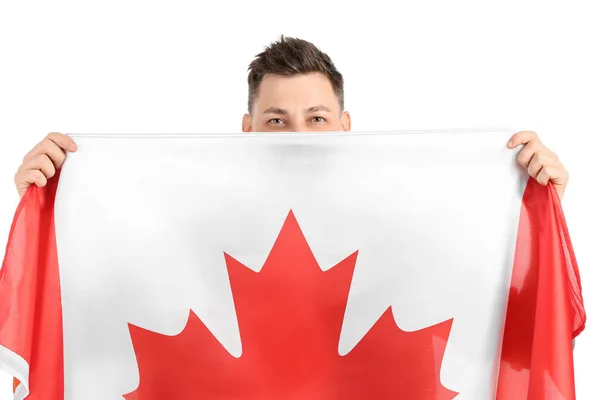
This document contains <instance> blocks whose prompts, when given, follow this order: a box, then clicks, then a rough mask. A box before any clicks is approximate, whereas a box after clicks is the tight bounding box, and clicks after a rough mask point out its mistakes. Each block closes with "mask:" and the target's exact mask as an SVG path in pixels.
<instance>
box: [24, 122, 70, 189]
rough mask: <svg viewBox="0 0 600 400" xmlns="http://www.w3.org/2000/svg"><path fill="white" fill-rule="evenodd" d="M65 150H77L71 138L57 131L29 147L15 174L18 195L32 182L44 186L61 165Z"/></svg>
mask: <svg viewBox="0 0 600 400" xmlns="http://www.w3.org/2000/svg"><path fill="white" fill-rule="evenodd" d="M67 151H69V152H74V151H77V145H76V144H75V142H74V141H73V139H71V138H70V137H68V136H66V135H64V134H62V133H58V132H52V133H49V134H48V136H46V138H45V139H44V140H42V141H41V142H40V143H38V144H37V145H36V146H35V147H34V148H33V149H31V151H30V152H29V153H27V154H26V155H25V157H24V158H23V164H21V166H20V167H19V169H18V170H17V173H16V174H15V185H16V186H17V191H18V192H19V197H21V198H22V197H23V195H24V194H25V192H26V191H27V188H28V187H29V186H30V185H32V184H35V185H36V186H38V187H43V186H45V185H46V183H48V179H50V178H52V177H53V176H54V175H55V174H56V171H57V170H58V169H60V167H61V166H62V165H63V163H64V161H65V158H66V152H67Z"/></svg>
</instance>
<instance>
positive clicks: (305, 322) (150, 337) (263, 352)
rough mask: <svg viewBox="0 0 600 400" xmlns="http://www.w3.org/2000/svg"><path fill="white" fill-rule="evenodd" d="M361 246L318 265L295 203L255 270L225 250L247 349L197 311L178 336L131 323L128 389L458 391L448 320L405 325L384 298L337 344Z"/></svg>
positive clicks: (246, 395)
mask: <svg viewBox="0 0 600 400" xmlns="http://www.w3.org/2000/svg"><path fill="white" fill-rule="evenodd" d="M357 254H358V252H356V253H354V254H352V255H350V256H348V257H347V258H346V259H344V260H343V261H341V262H340V263H338V264H337V265H336V266H334V267H333V268H331V269H329V270H327V271H322V270H321V268H319V265H318V263H317V261H316V259H315V257H314V256H313V254H312V252H311V250H310V247H309V245H308V243H307V242H306V239H305V238H304V235H303V234H302V231H301V229H300V226H299V225H298V223H297V221H296V219H295V217H294V215H293V213H292V212H290V214H289V215H288V218H287V219H286V221H285V223H284V225H283V227H282V229H281V232H280V234H279V236H278V237H277V240H276V242H275V244H274V246H273V248H272V250H271V252H270V254H269V256H268V258H267V260H266V262H265V264H264V266H263V268H262V269H261V270H260V272H259V273H256V272H254V271H252V270H250V269H249V268H247V267H245V266H244V265H243V264H241V263H240V262H238V261H236V260H235V259H233V258H232V257H231V256H229V255H227V254H225V260H226V264H227V268H228V271H229V278H230V282H231V289H232V292H233V298H234V302H235V310H236V314H237V318H238V324H239V329H240V335H241V340H242V355H241V357H239V358H236V357H234V356H232V355H231V354H230V353H229V352H227V350H226V349H225V348H224V347H223V346H222V345H221V344H220V343H219V342H218V341H217V339H216V338H215V337H214V336H213V335H212V334H211V333H210V331H209V330H208V329H207V328H206V326H205V325H204V324H203V323H202V321H201V320H200V319H199V318H198V317H197V316H196V315H195V314H194V313H193V312H190V316H189V320H188V322H187V325H186V327H185V329H184V330H183V331H182V332H181V333H180V334H178V335H175V336H165V335H161V334H157V333H155V332H151V331H148V330H145V329H142V328H139V327H136V326H133V325H130V333H131V338H132V341H133V344H134V349H135V354H136V358H137V362H138V368H139V371H140V384H139V386H138V388H137V389H136V390H135V391H134V392H132V393H130V394H127V395H125V398H126V399H128V400H141V399H143V400H150V399H151V400H154V399H161V400H163V399H177V400H179V399H200V398H201V399H303V400H321V399H425V400H427V399H435V400H442V399H452V398H454V397H455V396H456V395H457V393H455V392H452V391H450V390H448V389H446V388H444V387H443V386H442V385H441V383H440V378H439V371H440V366H441V362H442V357H443V353H444V351H445V347H446V342H447V339H448V335H449V333H450V328H451V325H452V320H448V321H445V322H442V323H440V324H437V325H434V326H431V327H429V328H426V329H423V330H420V331H416V332H404V331H402V330H400V328H398V326H397V324H396V322H395V321H394V317H393V315H392V311H391V308H388V309H387V310H386V311H385V312H384V313H383V315H382V316H381V317H380V318H379V320H378V321H377V322H376V323H375V324H374V325H373V327H372V328H371V329H370V330H369V331H368V332H367V334H366V335H365V336H364V337H363V338H362V339H361V340H360V342H359V343H358V344H357V345H356V346H355V347H354V349H352V351H350V352H349V353H348V354H346V355H344V356H341V355H340V354H339V352H338V344H339V339H340V333H341V328H342V322H343V318H344V313H345V310H346V302H347V299H348V293H349V290H350V283H351V280H352V275H353V272H354V265H355V262H356V258H357Z"/></svg>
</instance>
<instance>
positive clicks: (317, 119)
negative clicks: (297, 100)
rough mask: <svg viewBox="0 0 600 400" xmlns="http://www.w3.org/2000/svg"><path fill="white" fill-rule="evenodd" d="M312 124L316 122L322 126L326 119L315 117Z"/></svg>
mask: <svg viewBox="0 0 600 400" xmlns="http://www.w3.org/2000/svg"><path fill="white" fill-rule="evenodd" d="M312 122H314V123H316V124H322V123H323V122H325V118H323V117H313V118H312Z"/></svg>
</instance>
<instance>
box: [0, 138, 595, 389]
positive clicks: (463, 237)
mask: <svg viewBox="0 0 600 400" xmlns="http://www.w3.org/2000/svg"><path fill="white" fill-rule="evenodd" d="M512 133H513V132H510V131H506V130H480V131H426V132H425V131H418V132H356V133H350V132H345V133H277V134H268V133H255V134H231V135H225V134H221V135H218V134H214V135H208V134H204V135H108V134H107V135H82V134H77V135H71V136H72V137H73V138H74V139H75V140H76V142H77V144H78V147H79V150H78V151H77V152H76V153H73V154H69V156H68V158H67V161H66V163H65V164H64V166H63V168H62V170H61V171H60V176H57V177H55V178H53V179H51V180H50V181H49V184H48V185H47V186H46V187H44V188H37V187H32V188H30V189H29V191H28V192H27V193H26V195H25V196H24V197H23V199H22V201H21V203H20V204H19V206H18V209H17V210H16V213H15V217H14V222H13V225H12V229H11V231H10V236H9V240H8V245H7V248H6V256H5V258H4V261H3V266H2V270H1V271H0V366H1V367H2V368H3V369H5V370H6V371H8V372H9V373H10V374H12V375H13V376H14V377H15V378H16V379H15V395H14V398H15V399H24V398H27V399H50V400H63V399H69V400H82V399H85V400H90V399H91V400H95V399H99V400H100V399H101V400H107V399H127V400H147V399H148V400H159V399H160V400H164V399H314V400H324V399H426V400H428V399H436V400H437V399H462V400H481V399H503V400H504V399H505V400H519V399H535V400H538V399H540V400H546V399H548V400H550V399H551V400H562V399H567V400H570V399H575V389H574V377H573V375H574V374H573V357H572V347H571V346H572V340H573V338H574V337H575V336H577V335H578V334H579V333H580V332H581V331H582V330H583V327H584V324H585V319H586V315H585V311H584V307H583V301H582V295H581V285H580V281H579V273H578V268H577V263H576V260H575V257H574V252H573V248H572V245H571V242H570V239H569V234H568V231H567V225H566V222H565V218H564V215H563V212H562V209H561V205H560V202H559V200H558V198H557V195H556V192H555V190H554V188H553V187H552V186H551V185H549V186H542V185H539V184H537V183H536V182H535V181H534V180H531V179H529V178H528V177H527V175H526V172H525V171H523V170H522V169H521V168H520V167H519V166H518V165H517V163H516V151H515V150H508V149H506V148H505V146H504V143H505V141H506V138H507V137H509V135H510V134H512Z"/></svg>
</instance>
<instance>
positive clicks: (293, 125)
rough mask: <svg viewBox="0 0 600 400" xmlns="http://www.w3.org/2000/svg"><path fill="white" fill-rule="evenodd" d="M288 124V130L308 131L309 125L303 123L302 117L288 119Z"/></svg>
mask: <svg viewBox="0 0 600 400" xmlns="http://www.w3.org/2000/svg"><path fill="white" fill-rule="evenodd" d="M288 126H289V130H290V132H309V131H310V129H309V127H308V126H306V124H305V123H304V119H302V118H298V119H294V120H292V121H290V123H289V125H288Z"/></svg>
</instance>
